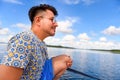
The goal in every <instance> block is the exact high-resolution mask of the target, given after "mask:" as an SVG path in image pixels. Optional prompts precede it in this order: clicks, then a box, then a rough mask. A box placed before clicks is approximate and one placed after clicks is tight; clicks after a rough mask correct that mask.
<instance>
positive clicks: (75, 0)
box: [59, 0, 95, 5]
mask: <svg viewBox="0 0 120 80" xmlns="http://www.w3.org/2000/svg"><path fill="white" fill-rule="evenodd" d="M59 1H62V2H64V3H66V4H79V3H83V4H85V5H90V4H92V3H94V2H95V0H59Z"/></svg>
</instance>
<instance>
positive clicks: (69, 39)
mask: <svg viewBox="0 0 120 80" xmlns="http://www.w3.org/2000/svg"><path fill="white" fill-rule="evenodd" d="M62 39H63V41H74V40H75V36H73V35H66V36H64V37H63V38H62Z"/></svg>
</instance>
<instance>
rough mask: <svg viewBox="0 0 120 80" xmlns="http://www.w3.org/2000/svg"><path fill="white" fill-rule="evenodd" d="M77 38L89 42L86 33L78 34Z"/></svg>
mask: <svg viewBox="0 0 120 80" xmlns="http://www.w3.org/2000/svg"><path fill="white" fill-rule="evenodd" d="M78 38H79V39H80V40H87V41H88V40H90V37H89V36H88V35H87V33H82V34H79V35H78Z"/></svg>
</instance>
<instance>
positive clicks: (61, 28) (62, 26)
mask: <svg viewBox="0 0 120 80" xmlns="http://www.w3.org/2000/svg"><path fill="white" fill-rule="evenodd" d="M76 21H77V20H76V18H68V19H66V20H65V21H59V22H58V27H57V31H58V32H62V33H68V34H69V33H72V32H73V29H72V28H71V27H72V26H73V24H74V23H75V22H76Z"/></svg>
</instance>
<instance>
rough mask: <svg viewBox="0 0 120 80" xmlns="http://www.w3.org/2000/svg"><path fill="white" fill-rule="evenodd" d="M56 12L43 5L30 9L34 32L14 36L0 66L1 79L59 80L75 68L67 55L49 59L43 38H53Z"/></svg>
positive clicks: (52, 8) (49, 6) (51, 7)
mask: <svg viewBox="0 0 120 80" xmlns="http://www.w3.org/2000/svg"><path fill="white" fill-rule="evenodd" d="M56 16H57V11H56V9H55V8H54V7H53V6H51V5H48V4H40V5H39V6H34V7H32V8H31V9H30V10H29V18H30V21H31V30H30V31H25V32H21V33H19V34H17V35H15V36H13V37H12V38H11V39H10V41H9V42H8V47H7V52H8V54H7V55H5V56H4V59H3V60H2V63H1V65H0V80H57V79H58V78H60V76H61V75H62V74H63V73H64V72H65V70H66V69H67V68H68V67H70V66H71V65H72V60H71V58H70V57H69V56H67V55H59V56H56V57H53V58H51V59H48V54H47V48H46V45H45V43H44V41H43V40H44V39H45V38H46V37H48V36H54V35H55V30H56V27H57V26H58V24H57V22H56V21H55V17H56Z"/></svg>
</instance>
